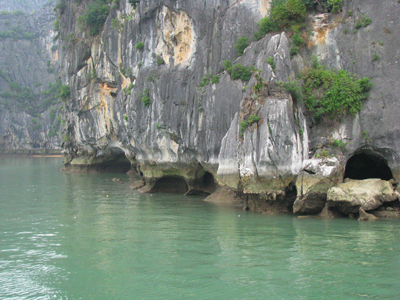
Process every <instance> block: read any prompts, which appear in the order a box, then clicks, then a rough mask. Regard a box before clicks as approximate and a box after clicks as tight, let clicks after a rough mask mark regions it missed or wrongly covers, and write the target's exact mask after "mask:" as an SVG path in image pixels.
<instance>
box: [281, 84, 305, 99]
mask: <svg viewBox="0 0 400 300" xmlns="http://www.w3.org/2000/svg"><path fill="white" fill-rule="evenodd" d="M283 86H284V87H285V89H286V90H287V91H288V92H289V93H290V94H291V95H292V98H293V100H295V101H297V100H302V99H303V92H302V88H301V85H300V84H299V83H298V81H297V80H289V81H288V82H285V83H284V84H283Z"/></svg>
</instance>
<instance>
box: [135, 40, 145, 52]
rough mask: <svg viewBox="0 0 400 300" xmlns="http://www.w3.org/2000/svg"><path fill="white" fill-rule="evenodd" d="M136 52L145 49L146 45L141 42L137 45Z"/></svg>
mask: <svg viewBox="0 0 400 300" xmlns="http://www.w3.org/2000/svg"><path fill="white" fill-rule="evenodd" d="M135 48H136V50H139V51H142V50H143V48H144V44H143V43H142V42H139V43H137V44H136V47H135Z"/></svg>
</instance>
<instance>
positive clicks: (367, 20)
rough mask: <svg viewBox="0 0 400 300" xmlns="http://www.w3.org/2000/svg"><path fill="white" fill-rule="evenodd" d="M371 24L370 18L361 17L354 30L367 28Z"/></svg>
mask: <svg viewBox="0 0 400 300" xmlns="http://www.w3.org/2000/svg"><path fill="white" fill-rule="evenodd" d="M371 23H372V20H371V19H370V18H365V17H363V18H362V19H357V21H356V29H360V28H361V27H367V26H368V25H369V24H371Z"/></svg>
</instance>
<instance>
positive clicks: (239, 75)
mask: <svg viewBox="0 0 400 300" xmlns="http://www.w3.org/2000/svg"><path fill="white" fill-rule="evenodd" d="M250 77H251V73H250V69H249V68H246V67H244V66H242V65H241V64H235V65H234V66H233V67H232V73H231V78H232V79H233V80H236V79H240V80H242V81H249V80H250Z"/></svg>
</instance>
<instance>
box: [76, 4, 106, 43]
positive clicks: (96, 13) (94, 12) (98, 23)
mask: <svg viewBox="0 0 400 300" xmlns="http://www.w3.org/2000/svg"><path fill="white" fill-rule="evenodd" d="M109 12H110V7H109V6H108V4H107V2H105V1H103V0H96V1H95V2H92V3H90V4H89V5H88V8H87V10H86V11H85V13H84V14H83V21H84V24H86V26H87V27H88V28H89V34H90V35H91V36H94V35H97V34H98V33H99V32H100V30H101V28H102V27H103V25H104V22H105V21H106V19H107V16H108V14H109Z"/></svg>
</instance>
